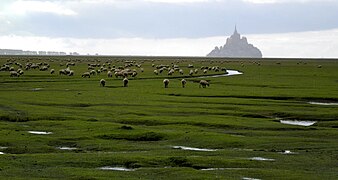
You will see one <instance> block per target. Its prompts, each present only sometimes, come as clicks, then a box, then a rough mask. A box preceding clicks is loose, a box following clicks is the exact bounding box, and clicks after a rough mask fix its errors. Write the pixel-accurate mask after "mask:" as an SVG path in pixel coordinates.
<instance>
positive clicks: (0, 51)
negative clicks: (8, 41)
mask: <svg viewBox="0 0 338 180" xmlns="http://www.w3.org/2000/svg"><path fill="white" fill-rule="evenodd" d="M0 55H51V56H63V55H67V53H65V52H57V51H23V50H20V49H0ZM69 55H79V53H77V52H70V53H69Z"/></svg>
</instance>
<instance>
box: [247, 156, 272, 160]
mask: <svg viewBox="0 0 338 180" xmlns="http://www.w3.org/2000/svg"><path fill="white" fill-rule="evenodd" d="M249 159H250V160H254V161H275V160H274V159H269V158H263V157H252V158H249Z"/></svg>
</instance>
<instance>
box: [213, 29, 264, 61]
mask: <svg viewBox="0 0 338 180" xmlns="http://www.w3.org/2000/svg"><path fill="white" fill-rule="evenodd" d="M207 56H208V57H247V58H262V56H263V55H262V52H261V51H260V50H259V49H258V48H257V47H255V46H253V45H252V44H249V43H248V40H247V38H246V37H244V36H243V37H241V35H240V34H239V33H238V32H237V28H236V27H235V31H234V33H233V34H232V35H231V36H230V37H229V38H227V41H226V44H225V45H224V46H220V47H217V46H216V47H215V49H214V50H212V51H211V52H210V53H209V54H208V55H207Z"/></svg>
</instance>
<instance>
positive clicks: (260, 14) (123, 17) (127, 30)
mask: <svg viewBox="0 0 338 180" xmlns="http://www.w3.org/2000/svg"><path fill="white" fill-rule="evenodd" d="M74 2H76V1H73V3H69V5H72V6H71V9H73V10H74V11H76V12H77V15H76V16H58V15H54V14H47V13H32V14H29V16H27V17H25V18H24V19H22V20H21V21H20V22H19V21H17V20H16V19H12V21H13V23H14V24H16V25H12V26H13V27H11V28H10V29H11V32H12V33H13V32H16V31H18V32H19V31H20V32H22V31H25V32H27V33H29V34H35V35H39V36H49V37H74V38H117V37H144V38H179V37H188V38H199V37H209V36H220V35H229V34H231V33H232V31H233V28H234V25H235V24H237V26H238V27H239V31H240V32H241V33H243V34H257V33H283V32H297V31H309V30H323V29H332V28H337V27H338V19H337V18H336V17H338V2H327V3H320V2H312V3H303V4H298V3H297V4H290V3H285V4H262V5H255V4H248V3H243V2H238V1H232V0H231V1H223V2H216V1H214V2H212V3H196V4H187V5H179V4H162V3H138V4H137V5H135V6H132V7H127V6H122V7H119V6H116V5H115V4H113V3H103V4H99V3H74ZM0 33H3V34H5V33H9V32H6V31H0Z"/></svg>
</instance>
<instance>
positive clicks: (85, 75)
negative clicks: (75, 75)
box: [82, 72, 90, 78]
mask: <svg viewBox="0 0 338 180" xmlns="http://www.w3.org/2000/svg"><path fill="white" fill-rule="evenodd" d="M82 77H83V78H85V77H88V78H90V73H89V72H85V73H83V74H82Z"/></svg>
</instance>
